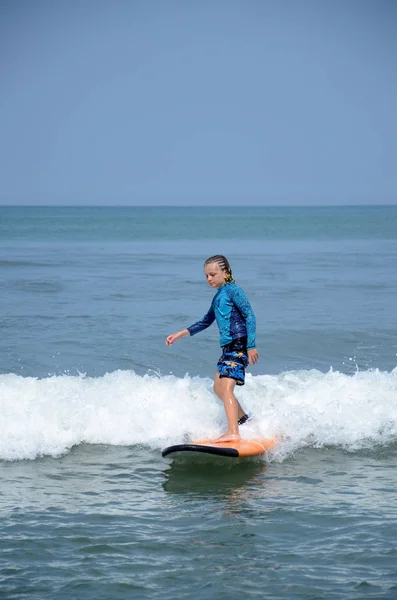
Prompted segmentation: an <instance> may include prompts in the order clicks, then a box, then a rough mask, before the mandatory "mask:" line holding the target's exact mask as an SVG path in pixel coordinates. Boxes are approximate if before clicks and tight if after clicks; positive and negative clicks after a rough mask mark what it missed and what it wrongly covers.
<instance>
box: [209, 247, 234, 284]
mask: <svg viewBox="0 0 397 600" xmlns="http://www.w3.org/2000/svg"><path fill="white" fill-rule="evenodd" d="M212 263H216V264H217V265H219V267H220V268H221V270H222V271H224V273H225V283H231V282H232V281H234V279H233V275H232V269H231V266H230V264H229V261H228V260H227V258H226V256H223V254H215V255H214V256H210V257H209V258H207V260H206V261H205V263H204V266H207V265H210V264H212Z"/></svg>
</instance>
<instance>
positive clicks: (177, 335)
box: [165, 329, 190, 346]
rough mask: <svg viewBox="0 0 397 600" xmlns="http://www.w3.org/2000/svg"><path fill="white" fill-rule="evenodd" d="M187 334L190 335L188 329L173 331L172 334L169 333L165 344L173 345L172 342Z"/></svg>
mask: <svg viewBox="0 0 397 600" xmlns="http://www.w3.org/2000/svg"><path fill="white" fill-rule="evenodd" d="M186 335H190V333H189V331H188V330H187V329H181V331H177V332H176V333H172V334H171V335H169V336H168V337H167V338H166V340H165V345H166V346H172V344H173V343H174V342H177V341H178V340H180V339H181V338H183V337H185V336H186Z"/></svg>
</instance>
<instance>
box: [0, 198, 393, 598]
mask: <svg viewBox="0 0 397 600" xmlns="http://www.w3.org/2000/svg"><path fill="white" fill-rule="evenodd" d="M218 253H221V254H225V255H226V256H227V257H228V258H229V260H230V262H231V265H232V269H233V274H234V277H235V280H236V283H237V284H239V285H240V286H241V287H242V288H243V289H244V290H245V292H246V294H247V296H248V297H249V299H250V301H251V304H252V306H253V308H254V310H255V313H256V317H257V349H258V351H259V354H260V360H259V362H258V364H257V365H256V366H254V367H251V368H250V369H249V371H248V374H247V380H246V385H245V386H244V387H243V388H239V389H238V391H237V395H238V397H239V399H240V402H241V403H242V404H243V406H244V408H245V409H246V410H247V411H248V412H250V413H252V414H253V419H252V420H251V421H250V422H249V423H248V424H247V425H244V426H243V427H242V428H241V433H242V434H243V435H244V436H246V437H250V436H253V435H261V436H264V437H275V438H277V445H276V448H275V450H274V451H272V452H270V453H269V454H268V455H266V456H265V457H261V458H260V459H252V460H250V459H237V460H236V459H230V458H229V459H228V458H220V457H213V456H209V457H205V456H202V455H199V456H196V457H194V456H193V457H180V458H179V459H171V458H169V457H167V458H162V456H161V450H162V449H163V448H164V447H166V446H168V445H170V444H176V443H182V442H184V441H187V440H192V439H197V438H200V437H203V436H205V437H212V436H217V435H219V434H220V433H221V432H222V431H223V430H224V429H225V424H226V422H225V417H224V414H223V410H222V407H221V406H220V403H219V401H217V399H216V398H215V396H214V394H213V392H212V379H213V376H214V374H215V365H216V361H217V359H218V356H219V354H220V348H219V342H218V332H217V328H216V325H213V326H212V327H211V328H210V329H208V330H206V331H204V332H202V333H200V334H198V335H197V336H194V337H192V338H184V339H183V340H180V341H179V342H178V343H176V344H175V345H174V346H173V347H171V348H170V347H166V346H165V338H166V336H167V335H169V334H170V333H173V332H174V331H177V330H179V329H182V328H184V327H186V326H188V325H190V324H192V323H193V322H195V321H196V320H198V319H199V318H201V317H202V316H203V315H204V314H205V313H206V311H207V310H208V308H209V305H210V302H211V298H212V295H213V293H214V292H213V290H212V289H211V288H209V287H208V285H207V284H206V281H205V278H204V275H203V262H204V260H205V259H206V258H207V257H208V256H209V255H212V254H218ZM0 286H1V293H0V306H1V311H0V598H1V600H11V599H29V600H43V599H47V598H48V599H51V600H69V599H70V598H73V599H77V600H80V599H81V600H85V599H87V600H88V599H89V600H92V599H95V600H102V599H103V600H105V599H106V600H108V599H109V600H124V599H130V598H136V599H137V600H140V599H142V600H146V599H150V600H157V599H161V600H163V599H164V600H174V599H184V598H186V599H188V598H189V599H190V598H195V599H196V600H213V599H217V600H223V599H224V600H234V599H236V600H237V599H238V600H240V599H241V597H242V596H243V595H244V596H245V597H248V598H258V599H274V598H288V599H295V598H296V599H305V600H320V599H326V600H332V599H335V600H336V599H337V600H340V599H346V600H353V599H364V598H374V599H375V598H376V599H379V598H382V599H383V598H384V599H390V600H395V599H396V598H397V206H384V207H382V206H378V207H375V206H373V207H368V206H367V207H322V208H315V207H294V208H290V207H283V208H281V207H279V208H260V207H245V208H232V209H229V208H228V209H227V210H225V209H224V208H221V207H195V208H177V207H168V208H167V207H162V208H160V207H149V208H141V207H119V208H117V207H116V208H110V207H101V208H95V207H78V208H76V207H56V208H55V207H54V208H51V207H0Z"/></svg>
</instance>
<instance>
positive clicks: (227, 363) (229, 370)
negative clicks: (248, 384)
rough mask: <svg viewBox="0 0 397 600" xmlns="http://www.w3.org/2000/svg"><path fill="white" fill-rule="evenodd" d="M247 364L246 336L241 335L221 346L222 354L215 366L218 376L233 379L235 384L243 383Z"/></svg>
mask: <svg viewBox="0 0 397 600" xmlns="http://www.w3.org/2000/svg"><path fill="white" fill-rule="evenodd" d="M247 365H248V355H247V338H246V337H242V338H238V339H237V340H233V341H232V342H230V344H228V345H227V346H223V348H222V356H221V357H220V359H219V360H218V364H217V365H216V368H217V369H218V371H219V377H228V378H229V379H235V380H236V384H237V385H244V383H245V369H246V367H247Z"/></svg>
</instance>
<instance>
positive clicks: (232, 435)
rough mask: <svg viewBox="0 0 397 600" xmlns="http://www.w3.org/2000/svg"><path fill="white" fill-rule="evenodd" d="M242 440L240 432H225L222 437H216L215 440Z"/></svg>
mask: <svg viewBox="0 0 397 600" xmlns="http://www.w3.org/2000/svg"><path fill="white" fill-rule="evenodd" d="M239 440H241V435H240V434H239V433H224V434H223V435H221V437H220V438H218V439H216V440H215V442H216V443H218V442H238V441H239Z"/></svg>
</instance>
